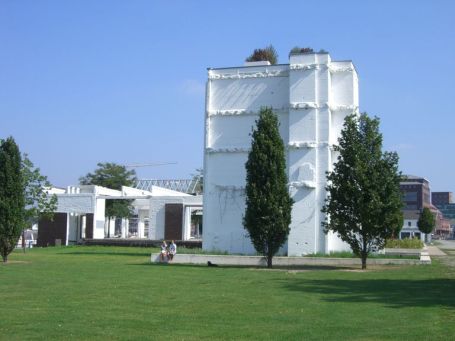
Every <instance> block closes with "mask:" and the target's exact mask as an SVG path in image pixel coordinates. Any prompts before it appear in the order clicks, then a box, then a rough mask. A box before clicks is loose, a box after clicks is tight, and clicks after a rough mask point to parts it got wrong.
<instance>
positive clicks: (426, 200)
mask: <svg viewBox="0 0 455 341" xmlns="http://www.w3.org/2000/svg"><path fill="white" fill-rule="evenodd" d="M400 190H401V192H402V194H403V197H402V198H403V204H404V206H403V214H404V217H405V221H404V225H403V229H402V233H401V234H400V237H402V238H403V237H414V236H418V237H420V235H417V234H416V233H414V232H415V231H414V227H413V226H412V229H409V228H411V225H409V223H411V224H412V225H414V220H415V219H414V218H415V216H416V214H418V215H420V212H422V210H423V208H424V207H427V208H429V209H430V210H431V212H432V213H433V214H434V216H435V219H436V222H435V228H434V231H433V233H434V234H435V235H438V236H440V237H442V238H446V237H447V236H449V235H450V232H451V227H450V221H449V220H448V219H447V218H448V217H447V216H446V215H445V214H444V212H443V211H442V210H441V209H440V207H445V205H450V204H448V201H450V200H451V198H452V194H451V193H449V192H434V193H431V191H430V182H429V181H428V180H427V179H425V178H423V177H418V176H415V175H405V176H404V179H403V180H402V181H401V182H400ZM435 201H436V202H438V203H440V204H439V205H435ZM452 207H453V214H454V218H455V204H453V206H452ZM446 211H448V210H446ZM407 216H408V218H409V219H406V217H407ZM411 216H412V217H413V218H412V219H411V218H410V217H411ZM417 220H418V217H417ZM454 222H455V220H454ZM407 224H408V225H409V226H407ZM408 230H409V231H408ZM413 231H414V232H413Z"/></svg>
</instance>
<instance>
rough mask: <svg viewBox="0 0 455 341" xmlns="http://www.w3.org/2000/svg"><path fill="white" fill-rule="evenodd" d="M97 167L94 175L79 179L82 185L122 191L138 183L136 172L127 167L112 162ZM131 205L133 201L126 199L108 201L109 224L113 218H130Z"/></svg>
mask: <svg viewBox="0 0 455 341" xmlns="http://www.w3.org/2000/svg"><path fill="white" fill-rule="evenodd" d="M97 166H98V168H97V169H96V170H95V171H94V172H93V173H88V174H87V175H85V176H83V177H81V178H79V183H80V184H81V185H97V186H103V187H107V188H110V189H116V190H121V189H122V186H134V185H135V184H136V182H137V178H136V172H135V171H134V170H127V169H126V167H125V166H122V165H118V164H116V163H111V162H106V163H98V164H97ZM131 203H132V200H125V199H110V200H106V212H105V215H106V217H107V218H108V224H110V221H111V219H112V218H113V217H117V218H128V217H130V216H131V214H132V206H131ZM108 237H110V228H108Z"/></svg>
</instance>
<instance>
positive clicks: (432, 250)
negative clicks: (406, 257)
mask: <svg viewBox="0 0 455 341" xmlns="http://www.w3.org/2000/svg"><path fill="white" fill-rule="evenodd" d="M427 249H428V253H429V254H430V257H442V256H447V254H446V253H445V252H443V251H441V250H440V249H439V248H438V247H437V246H433V245H428V246H427Z"/></svg>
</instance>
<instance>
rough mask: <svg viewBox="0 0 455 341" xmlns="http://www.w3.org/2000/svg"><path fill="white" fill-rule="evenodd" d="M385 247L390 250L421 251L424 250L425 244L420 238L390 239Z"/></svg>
mask: <svg viewBox="0 0 455 341" xmlns="http://www.w3.org/2000/svg"><path fill="white" fill-rule="evenodd" d="M385 247H386V248H389V249H421V248H423V242H422V241H421V240H420V239H418V238H413V239H410V238H406V239H389V240H387V242H386V244H385Z"/></svg>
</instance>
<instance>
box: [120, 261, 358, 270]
mask: <svg viewBox="0 0 455 341" xmlns="http://www.w3.org/2000/svg"><path fill="white" fill-rule="evenodd" d="M128 265H135V266H165V267H168V266H169V267H182V268H197V269H201V268H205V269H208V270H223V269H249V270H261V271H270V272H273V271H290V272H292V271H316V270H352V269H356V268H354V267H340V266H331V265H302V266H275V267H273V268H272V269H268V268H266V267H264V266H251V265H219V264H218V265H217V266H215V267H210V266H207V264H189V263H158V262H150V261H148V262H141V263H131V264H128Z"/></svg>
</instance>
